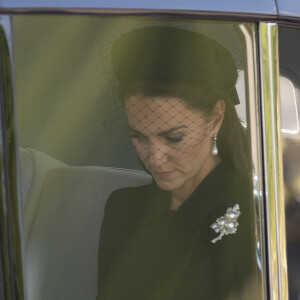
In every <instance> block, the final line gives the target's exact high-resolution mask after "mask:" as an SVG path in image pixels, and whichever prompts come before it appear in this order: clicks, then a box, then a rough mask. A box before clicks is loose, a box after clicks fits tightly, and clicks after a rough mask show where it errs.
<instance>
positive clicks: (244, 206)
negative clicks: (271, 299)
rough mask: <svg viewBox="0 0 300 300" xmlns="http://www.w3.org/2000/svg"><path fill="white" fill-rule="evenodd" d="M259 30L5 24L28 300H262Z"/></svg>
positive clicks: (142, 23)
mask: <svg viewBox="0 0 300 300" xmlns="http://www.w3.org/2000/svg"><path fill="white" fill-rule="evenodd" d="M255 32H256V31H255V26H254V25H253V24H239V23H230V22H211V21H197V20H182V19H176V18H172V19H171V18H149V17H117V16H115V17H101V18H100V17H95V16H94V17H79V16H77V17H75V16H14V17H13V42H14V43H13V44H14V49H15V50H14V56H15V57H14V58H15V74H16V75H15V77H16V99H17V103H16V109H17V126H18V146H19V156H20V163H21V169H20V173H21V192H22V198H23V205H24V232H25V246H26V249H25V254H26V275H27V281H28V293H29V295H28V296H29V299H32V300H39V299H43V300H47V299H75V300H76V299H95V298H96V297H98V298H97V299H107V300H108V299H199V298H200V299H262V298H263V296H262V295H263V294H264V289H263V288H262V282H263V278H264V276H265V274H263V273H262V272H263V270H264V262H263V261H262V260H261V257H262V252H263V251H264V249H263V245H264V243H263V241H262V240H261V237H260V233H261V231H262V227H261V225H260V224H261V222H262V220H260V219H259V218H257V217H256V216H258V215H260V213H261V211H260V208H259V207H260V205H261V203H260V201H261V198H260V195H259V194H257V193H256V186H253V184H252V177H253V162H252V160H253V159H254V158H253V157H255V156H257V157H259V153H257V152H256V151H255V150H254V149H255V146H256V144H255V141H253V140H252V141H251V140H250V136H251V132H250V131H251V128H252V127H255V126H257V124H255V123H254V122H255V121H254V120H252V124H251V122H250V118H249V111H248V107H250V105H249V103H248V102H249V98H250V96H249V95H248V94H247V92H246V91H248V92H249V87H250V88H251V89H252V90H251V92H252V93H251V95H255V94H256V90H255V89H256V86H255V84H254V85H253V83H255V77H254V73H253V72H250V70H249V68H251V66H252V67H253V66H254V65H255V63H256V62H255V61H254V60H253V58H252V56H251V55H250V54H253V53H255V51H256V49H255V44H254V41H255V38H253V39H252V37H255ZM246 62H247V63H248V64H247V65H246ZM255 100H256V99H251V101H252V102H253V103H254V102H255ZM253 103H252V105H253ZM252 113H253V110H252ZM254 113H255V112H254ZM250 145H252V150H253V151H252V153H251V150H250V149H251V146H250ZM257 157H256V160H257ZM254 165H255V164H254ZM254 171H256V170H254ZM255 175H258V176H259V177H260V178H261V174H259V173H255ZM255 178H256V177H255ZM136 186H142V187H136ZM124 187H125V188H124ZM129 187H131V188H129ZM120 188H124V189H121V190H120ZM115 190H117V191H115ZM113 191H115V192H113ZM112 192H113V193H112ZM107 199H109V200H108V201H107ZM106 203H107V204H106ZM105 205H106V208H104V207H105ZM103 214H104V219H103ZM100 228H101V238H100V250H99V254H98V248H99V247H98V245H99V236H100ZM97 295H98V296H97Z"/></svg>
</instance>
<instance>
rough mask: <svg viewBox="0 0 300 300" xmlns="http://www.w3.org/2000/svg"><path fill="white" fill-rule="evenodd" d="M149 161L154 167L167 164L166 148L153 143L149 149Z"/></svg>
mask: <svg viewBox="0 0 300 300" xmlns="http://www.w3.org/2000/svg"><path fill="white" fill-rule="evenodd" d="M148 161H149V163H150V164H151V165H152V166H154V167H159V166H161V165H163V164H165V163H166V162H167V161H168V155H167V149H166V146H165V145H162V144H161V143H154V142H152V143H151V144H150V146H149V149H148Z"/></svg>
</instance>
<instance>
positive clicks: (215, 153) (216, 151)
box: [211, 134, 219, 156]
mask: <svg viewBox="0 0 300 300" xmlns="http://www.w3.org/2000/svg"><path fill="white" fill-rule="evenodd" d="M217 138H218V136H217V135H216V134H215V135H214V137H213V139H214V144H213V147H212V149H211V154H212V155H214V156H217V155H218V153H219V150H218V147H217Z"/></svg>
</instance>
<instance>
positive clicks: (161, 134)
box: [128, 125, 187, 136]
mask: <svg viewBox="0 0 300 300" xmlns="http://www.w3.org/2000/svg"><path fill="white" fill-rule="evenodd" d="M128 127H129V129H130V130H131V131H133V132H135V133H138V134H141V135H143V134H142V133H141V132H139V131H138V130H136V129H134V128H132V127H130V126H129V125H128ZM182 128H187V126H186V125H179V126H176V127H172V128H170V129H168V130H165V131H162V132H159V133H158V135H159V136H164V135H167V134H170V133H173V132H174V131H177V130H179V129H182Z"/></svg>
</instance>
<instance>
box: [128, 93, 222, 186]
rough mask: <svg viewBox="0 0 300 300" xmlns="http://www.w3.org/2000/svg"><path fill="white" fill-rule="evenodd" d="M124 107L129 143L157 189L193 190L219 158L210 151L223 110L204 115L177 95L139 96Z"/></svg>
mask: <svg viewBox="0 0 300 300" xmlns="http://www.w3.org/2000/svg"><path fill="white" fill-rule="evenodd" d="M219 102H220V101H219ZM222 105H223V106H222ZM222 105H221V106H222V107H223V108H224V102H223V101H222ZM125 106H126V112H127V116H128V124H129V129H130V134H131V139H132V143H133V145H134V147H135V149H136V152H137V154H138V156H139V158H140V159H141V161H142V162H143V164H144V165H145V167H146V169H147V170H148V171H149V172H150V173H151V174H152V176H153V178H154V180H155V181H156V183H157V185H158V186H159V187H160V188H161V189H163V190H166V191H171V192H175V191H179V190H181V189H182V190H187V191H188V190H189V189H192V191H193V189H194V188H196V186H197V185H198V184H199V183H200V182H201V181H202V180H203V178H204V177H205V176H206V175H207V174H208V173H209V172H210V171H211V170H212V169H213V168H214V167H215V165H216V164H217V163H218V162H219V161H220V159H219V157H218V156H213V155H212V154H211V150H212V146H213V136H214V135H215V134H217V133H218V131H219V128H220V126H221V123H222V120H223V113H224V109H223V111H222V112H218V113H213V114H212V115H211V116H207V115H205V114H204V113H203V112H201V111H200V110H198V109H194V108H190V107H188V106H187V105H186V104H185V102H184V101H183V100H180V99H178V98H166V97H154V98H152V97H151V98H150V97H143V96H131V97H130V98H129V99H128V100H126V103H125ZM219 106H220V105H219ZM215 110H216V109H215ZM215 110H214V111H215Z"/></svg>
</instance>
